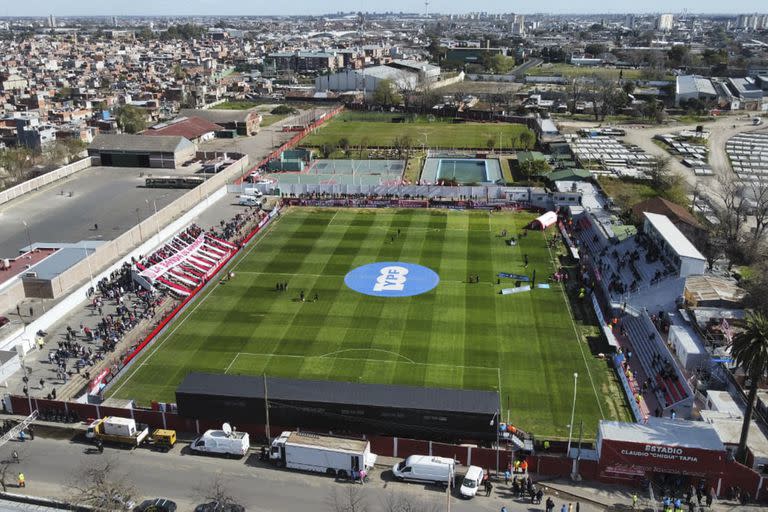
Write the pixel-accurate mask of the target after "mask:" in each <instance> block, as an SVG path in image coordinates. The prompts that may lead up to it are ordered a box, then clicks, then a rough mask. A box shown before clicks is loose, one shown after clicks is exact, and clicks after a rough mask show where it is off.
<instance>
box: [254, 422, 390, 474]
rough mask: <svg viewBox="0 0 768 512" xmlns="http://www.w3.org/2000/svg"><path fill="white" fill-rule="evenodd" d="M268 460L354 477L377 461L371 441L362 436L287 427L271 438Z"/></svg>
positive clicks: (289, 465) (302, 468) (306, 469)
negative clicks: (335, 434)
mask: <svg viewBox="0 0 768 512" xmlns="http://www.w3.org/2000/svg"><path fill="white" fill-rule="evenodd" d="M269 459H270V461H271V462H272V463H273V464H275V465H276V466H278V467H286V468H289V469H298V470H301V471H312V472H314V473H325V474H327V475H333V476H337V477H339V478H352V477H353V476H354V477H355V478H357V477H358V475H360V472H361V471H365V472H366V473H367V472H368V471H370V469H371V468H372V467H373V465H374V463H375V462H376V454H374V453H371V443H370V442H368V441H365V440H363V439H347V438H343V437H332V436H321V435H318V434H312V433H308V432H291V431H286V432H283V433H282V434H280V437H278V438H277V439H275V440H274V441H272V446H271V449H270V452H269Z"/></svg>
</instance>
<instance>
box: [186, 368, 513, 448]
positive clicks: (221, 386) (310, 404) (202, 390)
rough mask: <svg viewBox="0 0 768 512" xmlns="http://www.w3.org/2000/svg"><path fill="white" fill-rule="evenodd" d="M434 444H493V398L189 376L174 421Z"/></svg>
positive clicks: (477, 394) (428, 390)
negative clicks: (267, 425) (431, 441)
mask: <svg viewBox="0 0 768 512" xmlns="http://www.w3.org/2000/svg"><path fill="white" fill-rule="evenodd" d="M265 384H266V390H267V391H266V395H267V396H268V401H269V416H270V424H271V425H278V426H282V427H285V428H304V429H316V430H328V431H333V432H355V433H364V434H382V435H393V436H402V437H411V438H417V439H434V440H438V439H440V440H458V439H467V440H491V439H495V428H494V426H495V423H494V422H493V420H494V418H495V415H496V414H497V411H498V409H499V396H498V394H497V393H496V392H495V391H474V390H461V389H439V388H421V387H413V386H396V385H387V384H359V383H351V382H337V381H316V380H299V379H284V378H276V377H267V378H266V379H265V378H263V377H249V376H242V375H221V374H207V373H190V374H189V375H187V377H186V378H185V379H184V381H183V382H182V383H181V384H180V385H179V387H178V388H177V389H176V404H177V405H178V410H179V414H180V415H182V416H185V417H187V418H192V419H198V420H214V421H234V422H239V423H248V424H253V425H263V424H264V423H266V415H265V398H264V397H265Z"/></svg>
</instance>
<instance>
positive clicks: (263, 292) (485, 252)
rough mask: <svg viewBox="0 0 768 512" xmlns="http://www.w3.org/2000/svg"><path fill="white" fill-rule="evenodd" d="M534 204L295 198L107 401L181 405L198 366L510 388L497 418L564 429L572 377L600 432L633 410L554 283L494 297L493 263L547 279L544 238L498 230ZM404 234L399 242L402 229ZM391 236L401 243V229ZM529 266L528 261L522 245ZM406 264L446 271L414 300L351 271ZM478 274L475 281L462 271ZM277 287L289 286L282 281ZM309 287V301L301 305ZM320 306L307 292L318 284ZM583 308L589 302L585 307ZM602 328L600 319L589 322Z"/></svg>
mask: <svg viewBox="0 0 768 512" xmlns="http://www.w3.org/2000/svg"><path fill="white" fill-rule="evenodd" d="M531 219H533V215H532V214H529V213H489V212H480V211H476V212H457V211H448V210H437V209H431V210H406V209H402V210H401V209H387V210H356V209H348V210H335V209H314V208H292V209H290V210H288V211H286V212H284V213H283V214H282V215H281V216H280V217H279V218H278V219H277V220H276V222H274V223H273V224H271V225H270V226H269V227H268V228H267V230H266V232H265V233H263V234H261V235H259V237H258V238H256V239H255V240H254V241H252V242H251V245H249V246H248V248H247V249H246V250H245V251H243V254H242V255H241V256H240V257H239V258H238V259H237V260H236V261H235V263H234V264H233V266H232V267H231V270H232V271H234V272H235V274H236V276H235V277H234V279H232V280H231V281H229V282H226V283H223V284H221V283H219V282H216V283H214V284H212V285H211V286H210V287H209V288H207V289H205V290H204V291H203V292H202V294H201V296H200V297H199V298H197V299H196V300H195V301H194V302H192V303H191V304H190V306H189V307H188V308H187V310H186V311H185V312H184V313H182V314H181V315H180V317H179V318H178V319H177V320H176V321H175V322H174V323H173V324H172V325H171V326H170V328H169V330H168V331H167V333H166V334H165V335H163V336H162V337H161V338H160V339H159V340H158V341H157V342H156V343H155V344H154V345H152V346H151V347H149V348H148V349H147V350H146V352H145V354H144V355H143V356H142V358H141V359H140V360H139V361H138V362H137V363H138V364H134V366H132V367H131V368H130V369H129V370H128V371H127V372H126V374H125V376H124V377H123V378H122V379H121V380H120V381H119V382H117V383H115V385H114V386H113V387H112V388H111V389H110V391H109V392H108V393H107V394H108V396H115V397H121V398H133V399H136V400H137V401H138V402H139V403H141V404H148V403H149V402H150V401H151V400H160V401H166V402H172V401H175V395H174V391H175V389H176V386H177V385H178V384H179V383H180V382H181V380H182V379H183V377H184V376H185V375H186V374H187V373H188V372H190V371H193V370H199V371H207V372H219V373H230V374H248V375H261V374H263V373H266V374H268V375H272V376H282V377H295V378H305V379H334V380H346V381H352V382H370V383H395V384H407V385H415V386H435V387H458V388H467V389H488V390H495V389H499V388H500V389H501V402H502V404H501V405H502V409H503V418H504V419H505V420H506V418H507V412H509V417H510V419H511V421H512V422H513V423H514V424H517V425H519V426H520V427H522V428H524V429H526V430H528V431H531V432H533V433H535V434H536V435H537V436H549V437H556V436H564V435H567V431H568V429H567V424H568V423H569V421H570V414H571V403H572V402H571V401H572V396H573V372H578V373H579V379H578V392H577V403H576V424H577V425H578V422H579V420H583V421H584V433H585V438H590V437H593V436H594V434H595V429H596V427H597V420H598V419H600V418H615V419H621V420H625V419H628V414H627V411H626V406H625V402H624V398H623V395H622V393H621V391H620V390H619V388H618V387H617V385H616V383H615V378H614V377H613V375H612V373H611V370H610V369H609V368H608V366H607V364H606V363H605V362H604V361H601V360H599V359H597V358H595V357H594V356H593V355H592V354H591V352H590V346H589V344H588V342H587V341H586V340H585V339H582V336H581V334H577V333H581V332H582V331H583V329H584V328H583V326H581V325H578V323H574V322H573V321H572V320H571V315H570V314H569V307H568V303H567V301H566V298H565V295H564V293H563V291H562V289H561V288H560V285H559V284H554V283H553V284H552V288H550V289H534V290H533V291H528V292H522V293H517V294H513V295H500V294H499V290H500V289H501V288H502V287H513V286H515V284H514V282H511V281H510V280H509V279H506V280H502V285H501V286H500V285H497V284H496V278H495V275H496V273H497V272H509V273H521V274H530V273H531V272H532V271H533V270H534V269H535V270H536V272H537V281H539V282H542V281H546V279H547V276H549V275H550V274H551V273H552V272H553V259H552V256H551V254H550V251H549V249H548V248H547V246H546V244H545V241H544V236H543V235H542V233H541V232H535V231H532V232H529V234H528V236H527V237H524V238H521V239H520V243H519V244H518V245H517V246H516V247H511V246H509V245H507V244H506V243H505V241H504V239H503V238H501V237H500V236H499V234H500V232H501V230H502V229H507V230H508V231H509V233H510V234H511V235H517V233H518V232H519V231H520V230H521V229H522V227H523V226H524V225H526V224H527V223H528V222H529V221H530V220H531ZM398 229H399V230H400V232H401V235H400V236H397V230H398ZM393 237H394V241H393V240H392V238H393ZM526 254H527V255H528V257H529V261H530V266H529V267H528V268H527V269H526V268H524V263H523V259H524V255H526ZM382 261H402V262H408V263H417V264H420V265H424V266H426V267H429V268H431V269H432V270H434V271H435V272H437V274H439V276H440V282H439V284H438V285H437V287H435V288H434V289H433V290H431V291H429V292H427V293H424V294H421V295H416V296H412V297H401V298H386V297H372V296H368V295H363V294H360V293H358V292H355V291H353V290H351V289H349V288H347V286H346V285H345V283H344V277H345V275H346V274H347V273H348V272H349V271H351V270H353V269H355V268H357V267H359V266H361V265H365V264H367V263H373V262H382ZM470 273H473V274H479V276H480V283H476V284H470V283H467V276H468V274H470ZM278 281H287V282H288V291H286V292H278V291H275V285H276V283H277V282H278ZM300 290H303V291H304V292H305V294H306V297H307V299H308V300H307V301H306V302H301V301H299V300H298V296H299V291H300ZM315 293H317V294H318V296H319V300H318V301H317V302H314V301H313V300H312V299H313V298H314V294H315ZM579 307H582V306H579ZM588 328H589V329H593V327H588Z"/></svg>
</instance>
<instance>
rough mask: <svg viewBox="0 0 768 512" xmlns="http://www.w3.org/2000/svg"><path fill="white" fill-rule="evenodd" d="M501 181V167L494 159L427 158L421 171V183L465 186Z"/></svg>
mask: <svg viewBox="0 0 768 512" xmlns="http://www.w3.org/2000/svg"><path fill="white" fill-rule="evenodd" d="M501 179H502V177H501V165H500V164H499V161H498V160H496V159H483V158H427V159H426V161H425V162H424V168H423V169H422V171H421V182H422V183H436V182H438V181H455V182H456V183H458V184H460V185H467V184H471V183H496V182H498V181H499V180H501Z"/></svg>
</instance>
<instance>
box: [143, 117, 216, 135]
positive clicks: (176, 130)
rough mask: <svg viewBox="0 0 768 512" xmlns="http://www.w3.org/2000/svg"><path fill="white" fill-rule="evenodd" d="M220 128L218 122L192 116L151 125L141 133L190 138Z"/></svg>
mask: <svg viewBox="0 0 768 512" xmlns="http://www.w3.org/2000/svg"><path fill="white" fill-rule="evenodd" d="M221 129H222V127H221V126H219V125H218V124H215V123H212V122H210V121H208V120H207V119H202V118H200V117H197V116H193V117H187V118H185V119H179V120H177V121H173V122H171V123H167V124H165V125H158V126H153V127H152V128H150V129H149V130H145V131H143V132H142V135H149V136H152V137H160V136H176V137H184V138H186V139H190V140H192V139H197V138H199V137H202V136H203V135H205V134H206V133H211V132H216V131H219V130H221Z"/></svg>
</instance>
